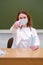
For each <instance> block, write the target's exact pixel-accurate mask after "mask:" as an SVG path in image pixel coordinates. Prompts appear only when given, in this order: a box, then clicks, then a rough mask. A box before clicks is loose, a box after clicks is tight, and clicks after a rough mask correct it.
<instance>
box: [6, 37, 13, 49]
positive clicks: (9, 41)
mask: <svg viewBox="0 0 43 65" xmlns="http://www.w3.org/2000/svg"><path fill="white" fill-rule="evenodd" d="M12 44H13V37H12V38H10V39H9V40H8V43H7V48H11V46H12Z"/></svg>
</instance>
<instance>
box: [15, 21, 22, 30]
mask: <svg viewBox="0 0 43 65" xmlns="http://www.w3.org/2000/svg"><path fill="white" fill-rule="evenodd" d="M20 26H21V24H20V21H17V22H15V24H14V28H16V29H18V28H19V27H20Z"/></svg>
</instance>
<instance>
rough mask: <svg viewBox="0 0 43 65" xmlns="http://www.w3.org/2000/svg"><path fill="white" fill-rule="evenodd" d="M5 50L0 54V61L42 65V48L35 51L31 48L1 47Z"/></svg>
mask: <svg viewBox="0 0 43 65" xmlns="http://www.w3.org/2000/svg"><path fill="white" fill-rule="evenodd" d="M2 50H4V51H6V54H5V55H2V56H0V63H1V65H2V64H5V65H6V64H7V65H14V64H15V65H17V64H18V65H19V64H22V65H23V64H25V65H35V64H36V65H42V63H43V48H39V49H37V50H35V51H32V50H31V49H20V48H19V49H11V48H10V49H8V48H6V49H3V48H2Z"/></svg>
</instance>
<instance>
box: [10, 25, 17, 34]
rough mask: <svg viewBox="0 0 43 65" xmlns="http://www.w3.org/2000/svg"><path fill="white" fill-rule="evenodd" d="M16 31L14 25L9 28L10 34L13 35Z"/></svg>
mask: <svg viewBox="0 0 43 65" xmlns="http://www.w3.org/2000/svg"><path fill="white" fill-rule="evenodd" d="M16 31H17V29H16V28H14V25H13V26H12V27H11V28H10V33H12V34H15V33H16Z"/></svg>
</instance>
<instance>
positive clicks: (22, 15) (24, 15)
mask: <svg viewBox="0 0 43 65" xmlns="http://www.w3.org/2000/svg"><path fill="white" fill-rule="evenodd" d="M19 17H27V15H26V14H23V13H21V14H19Z"/></svg>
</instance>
